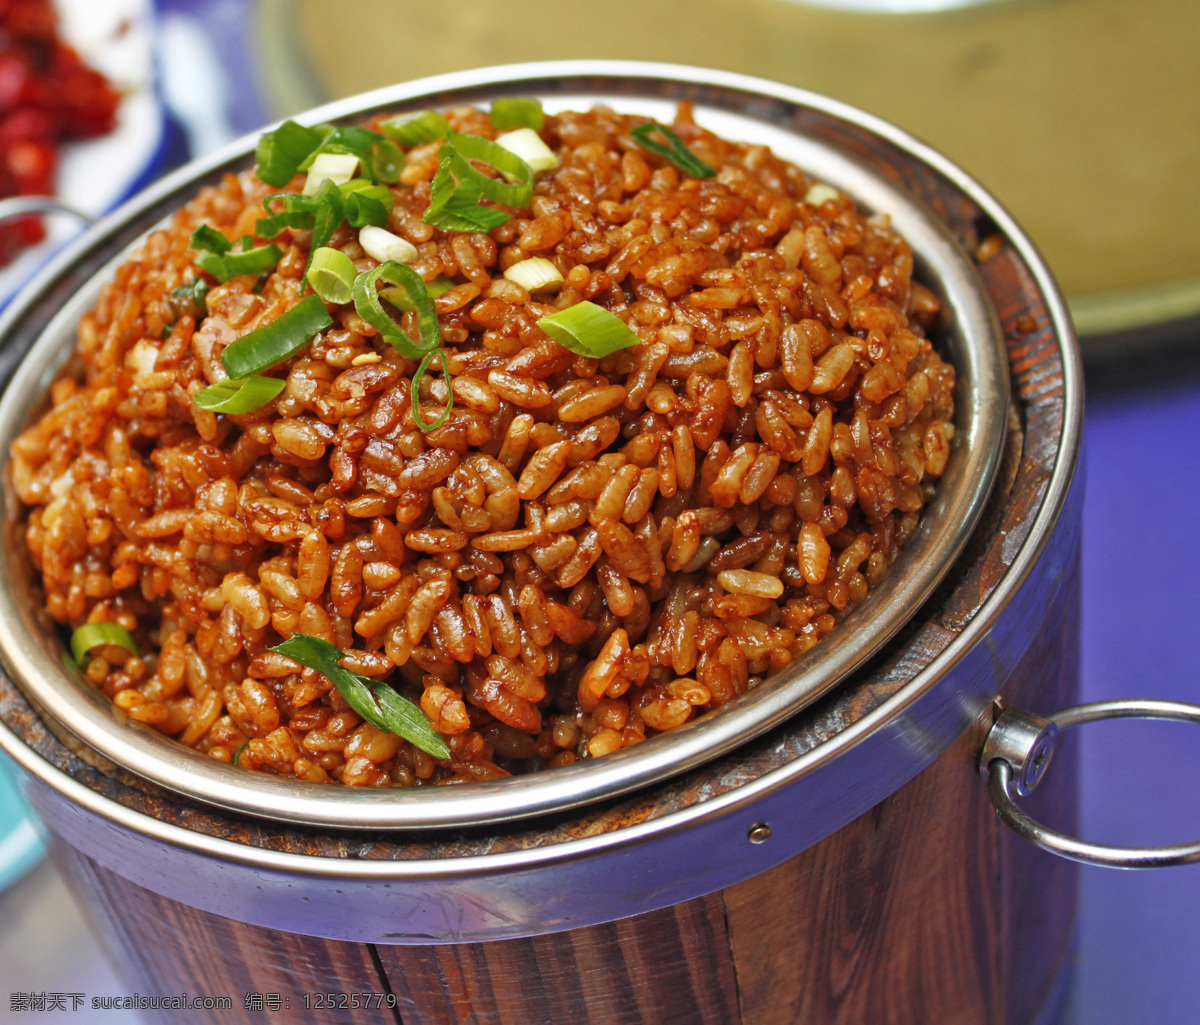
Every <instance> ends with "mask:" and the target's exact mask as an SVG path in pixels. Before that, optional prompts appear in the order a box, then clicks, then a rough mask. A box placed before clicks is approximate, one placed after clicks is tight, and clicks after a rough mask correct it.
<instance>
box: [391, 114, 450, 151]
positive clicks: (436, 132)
mask: <svg viewBox="0 0 1200 1025" xmlns="http://www.w3.org/2000/svg"><path fill="white" fill-rule="evenodd" d="M379 130H380V131H381V132H383V133H384V134H385V135H387V136H389V137H391V138H392V139H395V140H396V142H397V143H399V144H400V145H401V146H403V147H404V148H405V149H412V148H413V147H414V146H420V145H422V144H423V143H426V142H433V141H434V140H435V139H444V138H446V136H447V135H448V134H449V133H450V122H449V121H447V120H446V119H445V118H444V117H442V115H441V114H439V113H438V112H437V111H436V110H420V111H417V112H416V113H415V114H398V115H397V116H395V117H390V118H388V119H387V120H386V121H380V122H379Z"/></svg>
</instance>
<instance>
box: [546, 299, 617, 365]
mask: <svg viewBox="0 0 1200 1025" xmlns="http://www.w3.org/2000/svg"><path fill="white" fill-rule="evenodd" d="M537 325H538V327H540V328H541V329H542V330H543V331H545V332H546V334H548V335H549V336H550V337H551V338H553V339H554V340H555V341H556V342H558V344H559V345H561V346H562V347H563V348H564V349H570V350H571V352H573V353H575V354H576V355H578V356H589V357H591V358H592V359H603V358H604V357H605V356H611V355H612V354H613V353H614V352H618V351H620V350H621V349H628V348H629V347H630V346H631V345H637V344H638V342H640V341H641V339H640V338H638V336H637V335H636V334H634V332H633V331H631V330H630V329H629V327H628V325H626V323H625V322H624V321H623V320H621V318H620V317H618V316H616V314H613V313H609V312H608V310H606V309H604V308H603V307H602V306H597V305H596V304H595V303H591V302H581V303H576V304H575V305H574V306H569V307H568V308H567V309H565V310H560V311H559V312H558V313H554V314H551V315H550V316H548V317H542V319H541V320H539V321H538V322H537Z"/></svg>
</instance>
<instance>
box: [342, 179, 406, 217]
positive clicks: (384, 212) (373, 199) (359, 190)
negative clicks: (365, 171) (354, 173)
mask: <svg viewBox="0 0 1200 1025" xmlns="http://www.w3.org/2000/svg"><path fill="white" fill-rule="evenodd" d="M341 190H342V202H343V207H344V210H345V216H346V220H348V221H349V222H350V224H351V225H352V226H353V227H355V228H362V227H365V226H366V225H368V224H373V225H375V226H376V227H378V228H382V227H383V226H384V225H386V224H387V222H388V217H390V216H391V213H392V206H393V204H394V203H395V202H396V197H395V196H393V195H392V190H391V189H389V188H386V187H385V186H383V185H372V184H371V183H370V182H369V181H367V180H366V179H364V178H355V179H353V180H352V181H348V182H346V183H345V184H344V185H342V186H341Z"/></svg>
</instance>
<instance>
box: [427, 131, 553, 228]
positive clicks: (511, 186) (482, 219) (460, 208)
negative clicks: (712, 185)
mask: <svg viewBox="0 0 1200 1025" xmlns="http://www.w3.org/2000/svg"><path fill="white" fill-rule="evenodd" d="M439 156H440V158H441V161H442V162H441V165H440V166H439V167H438V171H437V174H436V175H434V179H433V182H432V183H431V184H430V189H429V209H428V210H427V211H426V212H425V223H426V224H432V225H433V226H434V227H435V228H443V229H446V230H449V231H491V230H492V228H496V227H499V226H500V225H501V224H503V223H504V222H505V221H507V220H508V214H506V213H505V212H504V211H502V210H493V209H491V208H490V207H485V206H482V205H480V204H479V200H480V199H481V198H486V199H490V200H492V201H493V202H496V203H502V204H504V205H505V206H510V207H514V208H516V209H520V208H521V207H525V206H528V205H529V201H530V200H531V199H533V168H531V167H530V166H529V165H528V164H527V163H525V161H524V160H522V159H521V158H520V157H519V156H517V155H516V154H515V153H513V152H512V151H511V150H507V149H505V148H504V147H503V146H501V145H499V144H498V143H495V142H493V141H492V140H491V139H485V138H483V137H482V136H479V135H465V134H463V133H462V132H451V133H450V134H449V135H448V136H447V137H446V144H445V145H444V146H443V147H442V149H441V153H440V154H439ZM472 160H475V161H478V162H479V163H481V164H487V165H488V166H489V167H494V168H495V169H496V170H497V171H499V172H500V173H501V174H502V175H504V176H505V177H507V178H509V179H512V180H511V181H501V180H500V179H499V178H491V177H489V176H488V175H486V174H484V173H483V172H482V171H480V170H477V169H476V168H475V167H474V166H472V164H471V161H472Z"/></svg>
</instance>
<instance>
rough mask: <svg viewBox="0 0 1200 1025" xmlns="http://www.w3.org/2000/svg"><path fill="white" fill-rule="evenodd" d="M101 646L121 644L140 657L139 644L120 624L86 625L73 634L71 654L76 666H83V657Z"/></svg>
mask: <svg viewBox="0 0 1200 1025" xmlns="http://www.w3.org/2000/svg"><path fill="white" fill-rule="evenodd" d="M101 644H119V645H121V647H122V648H128V649H129V650H130V651H132V652H133V653H134V654H135V655H140V654H141V652H140V651H138V646H137V642H136V641H135V640H134V639H133V638H132V637H130V636H129V631H128V630H126V629H125V627H123V626H121V624H120V623H85V624H84V625H83V626H81V627H79V629H78V630H76V631H75V632H74V633H73V634H71V654H72V655H73V656H74V658H75V664H76V665H82V663H83V656H84V655H86V654H87V653H88V652H89V651H91V650H92V649H93V648H96V647H99V646H100V645H101Z"/></svg>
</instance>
